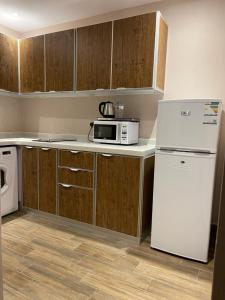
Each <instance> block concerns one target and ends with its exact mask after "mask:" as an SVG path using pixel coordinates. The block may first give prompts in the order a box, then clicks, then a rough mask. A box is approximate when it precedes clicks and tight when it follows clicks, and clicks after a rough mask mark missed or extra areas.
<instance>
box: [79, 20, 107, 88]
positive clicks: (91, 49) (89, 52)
mask: <svg viewBox="0 0 225 300" xmlns="http://www.w3.org/2000/svg"><path fill="white" fill-rule="evenodd" d="M111 44H112V22H108V23H103V24H97V25H93V26H87V27H83V28H78V29H77V90H95V89H99V88H100V89H109V88H110V70H111Z"/></svg>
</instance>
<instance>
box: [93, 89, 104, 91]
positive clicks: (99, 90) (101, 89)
mask: <svg viewBox="0 0 225 300" xmlns="http://www.w3.org/2000/svg"><path fill="white" fill-rule="evenodd" d="M95 90H96V91H104V89H95Z"/></svg>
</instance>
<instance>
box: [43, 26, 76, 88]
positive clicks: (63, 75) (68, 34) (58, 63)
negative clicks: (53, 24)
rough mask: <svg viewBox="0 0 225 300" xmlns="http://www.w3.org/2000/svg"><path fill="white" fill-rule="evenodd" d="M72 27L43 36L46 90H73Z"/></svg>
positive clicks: (73, 32)
mask: <svg viewBox="0 0 225 300" xmlns="http://www.w3.org/2000/svg"><path fill="white" fill-rule="evenodd" d="M74 34H75V31H74V30H73V29H71V30H66V31H61V32H55V33H50V34H47V35H46V36H45V53H46V91H73V81H74V77H73V74H74V53H75V52H74V51H75V49H74Z"/></svg>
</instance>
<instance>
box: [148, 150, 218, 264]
mask: <svg viewBox="0 0 225 300" xmlns="http://www.w3.org/2000/svg"><path fill="white" fill-rule="evenodd" d="M215 161H216V155H214V154H209V155H206V154H205V155H203V154H202V155H198V154H193V153H190V154H187V153H182V152H181V153H179V152H174V153H171V154H169V153H164V152H162V151H161V152H160V151H157V153H156V161H155V178H154V196H153V216H152V235H151V247H153V248H157V249H160V250H163V251H166V252H169V253H173V254H177V255H180V256H183V257H187V258H191V259H195V260H199V261H203V262H206V261H207V259H208V246H209V236H210V225H211V210H212V198H213V181H214V172H215Z"/></svg>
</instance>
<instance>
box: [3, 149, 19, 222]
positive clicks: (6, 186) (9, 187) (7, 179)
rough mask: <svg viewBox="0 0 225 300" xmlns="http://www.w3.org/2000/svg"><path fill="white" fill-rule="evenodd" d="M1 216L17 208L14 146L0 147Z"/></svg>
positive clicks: (16, 163)
mask: <svg viewBox="0 0 225 300" xmlns="http://www.w3.org/2000/svg"><path fill="white" fill-rule="evenodd" d="M0 173H1V216H5V215H7V214H9V213H12V212H14V211H16V210H18V200H19V197H18V161H17V149H16V147H2V148H0Z"/></svg>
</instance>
